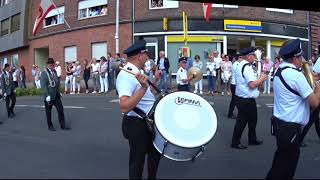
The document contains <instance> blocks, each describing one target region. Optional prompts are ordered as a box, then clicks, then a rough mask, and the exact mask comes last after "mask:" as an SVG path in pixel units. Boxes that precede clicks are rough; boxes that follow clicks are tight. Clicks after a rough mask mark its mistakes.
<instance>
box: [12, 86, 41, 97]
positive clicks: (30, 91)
mask: <svg viewBox="0 0 320 180" xmlns="http://www.w3.org/2000/svg"><path fill="white" fill-rule="evenodd" d="M16 95H17V96H39V95H42V90H41V89H37V88H35V87H33V88H26V89H22V88H16Z"/></svg>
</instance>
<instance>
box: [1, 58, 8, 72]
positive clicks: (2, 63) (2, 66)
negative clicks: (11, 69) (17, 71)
mask: <svg viewBox="0 0 320 180" xmlns="http://www.w3.org/2000/svg"><path fill="white" fill-rule="evenodd" d="M7 63H8V58H6V57H5V58H2V59H1V61H0V65H1V69H3V68H4V65H5V64H7Z"/></svg>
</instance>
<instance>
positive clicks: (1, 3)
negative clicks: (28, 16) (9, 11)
mask: <svg viewBox="0 0 320 180" xmlns="http://www.w3.org/2000/svg"><path fill="white" fill-rule="evenodd" d="M11 1H12V0H0V7H2V6H4V5H6V4H9V3H10V2H11Z"/></svg>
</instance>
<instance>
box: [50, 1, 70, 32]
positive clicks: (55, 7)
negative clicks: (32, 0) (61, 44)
mask: <svg viewBox="0 0 320 180" xmlns="http://www.w3.org/2000/svg"><path fill="white" fill-rule="evenodd" d="M50 1H51V2H52V4H53V5H54V9H55V10H57V11H58V13H59V14H61V13H60V12H59V10H58V8H57V6H56V4H55V3H54V2H53V0H50ZM63 20H64V22H65V23H66V25H67V26H68V28H69V29H71V27H70V25H69V23H68V21H67V20H66V19H65V18H64V17H63Z"/></svg>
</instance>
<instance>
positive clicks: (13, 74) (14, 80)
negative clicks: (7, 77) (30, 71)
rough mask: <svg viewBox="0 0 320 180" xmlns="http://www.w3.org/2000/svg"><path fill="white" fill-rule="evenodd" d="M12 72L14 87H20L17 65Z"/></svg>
mask: <svg viewBox="0 0 320 180" xmlns="http://www.w3.org/2000/svg"><path fill="white" fill-rule="evenodd" d="M11 72H12V79H13V84H14V88H17V87H18V74H19V69H17V68H16V67H14V66H12V69H11Z"/></svg>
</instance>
